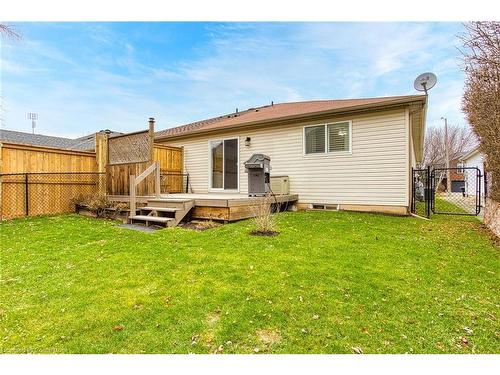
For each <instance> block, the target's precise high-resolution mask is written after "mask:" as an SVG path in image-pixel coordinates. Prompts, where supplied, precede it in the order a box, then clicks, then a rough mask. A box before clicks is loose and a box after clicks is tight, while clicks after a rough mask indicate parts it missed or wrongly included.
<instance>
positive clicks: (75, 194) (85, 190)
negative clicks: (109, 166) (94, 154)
mask: <svg viewBox="0 0 500 375" xmlns="http://www.w3.org/2000/svg"><path fill="white" fill-rule="evenodd" d="M105 177H106V176H105V174H104V173H97V172H67V173H58V172H54V173H53V172H50V173H11V174H0V193H1V198H0V199H1V206H0V219H11V218H15V217H22V216H36V215H53V214H61V213H68V212H74V210H75V205H74V202H75V200H76V199H78V198H79V197H85V196H90V195H94V194H98V193H102V194H105V189H106V185H105Z"/></svg>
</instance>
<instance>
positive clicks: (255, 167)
mask: <svg viewBox="0 0 500 375" xmlns="http://www.w3.org/2000/svg"><path fill="white" fill-rule="evenodd" d="M245 172H247V173H248V195H249V196H250V197H258V196H264V195H266V194H267V193H269V192H270V190H271V189H270V186H269V184H270V178H269V174H270V172H271V158H270V157H269V156H267V155H264V154H253V155H252V156H251V157H250V159H248V160H247V161H246V162H245Z"/></svg>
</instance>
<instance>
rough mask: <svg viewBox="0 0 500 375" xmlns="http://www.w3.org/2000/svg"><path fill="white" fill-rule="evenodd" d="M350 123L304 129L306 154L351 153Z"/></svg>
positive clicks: (306, 127) (336, 123)
mask: <svg viewBox="0 0 500 375" xmlns="http://www.w3.org/2000/svg"><path fill="white" fill-rule="evenodd" d="M351 133H352V126H351V122H350V121H342V122H335V123H331V124H325V125H310V126H305V127H304V153H305V154H325V153H335V152H351Z"/></svg>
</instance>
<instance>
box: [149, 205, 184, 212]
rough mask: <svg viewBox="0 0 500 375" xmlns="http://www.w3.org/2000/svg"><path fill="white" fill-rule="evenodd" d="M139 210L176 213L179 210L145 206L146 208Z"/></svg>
mask: <svg viewBox="0 0 500 375" xmlns="http://www.w3.org/2000/svg"><path fill="white" fill-rule="evenodd" d="M140 209H141V210H145V211H158V212H176V211H179V210H180V208H172V207H152V206H147V207H141V208H140Z"/></svg>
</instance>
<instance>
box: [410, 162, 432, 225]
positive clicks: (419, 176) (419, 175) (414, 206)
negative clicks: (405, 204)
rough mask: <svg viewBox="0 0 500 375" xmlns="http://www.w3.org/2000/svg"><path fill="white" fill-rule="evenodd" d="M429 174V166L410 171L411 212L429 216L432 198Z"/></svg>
mask: <svg viewBox="0 0 500 375" xmlns="http://www.w3.org/2000/svg"><path fill="white" fill-rule="evenodd" d="M430 175H431V170H430V168H429V167H428V168H425V169H413V171H412V199H411V212H413V213H414V214H417V215H419V216H424V217H427V218H429V217H430V216H431V201H432V199H433V198H434V197H433V192H432V185H431V180H430Z"/></svg>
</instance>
